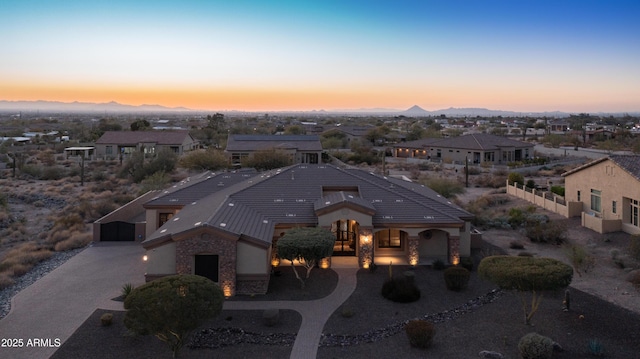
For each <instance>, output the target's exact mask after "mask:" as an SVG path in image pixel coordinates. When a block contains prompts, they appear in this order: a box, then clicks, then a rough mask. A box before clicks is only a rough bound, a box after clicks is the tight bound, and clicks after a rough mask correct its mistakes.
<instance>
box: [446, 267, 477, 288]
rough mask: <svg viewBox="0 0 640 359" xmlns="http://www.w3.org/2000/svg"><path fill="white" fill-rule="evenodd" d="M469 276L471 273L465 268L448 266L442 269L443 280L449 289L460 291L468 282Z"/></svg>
mask: <svg viewBox="0 0 640 359" xmlns="http://www.w3.org/2000/svg"><path fill="white" fill-rule="evenodd" d="M470 277H471V273H469V271H468V270H467V269H466V268H462V267H449V268H447V269H445V270H444V281H445V283H446V284H447V289H449V290H454V291H461V290H463V289H465V288H466V287H467V284H469V278H470Z"/></svg>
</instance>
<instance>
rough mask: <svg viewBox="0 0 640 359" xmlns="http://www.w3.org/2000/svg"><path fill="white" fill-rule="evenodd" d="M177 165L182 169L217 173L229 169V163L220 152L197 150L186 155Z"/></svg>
mask: <svg viewBox="0 0 640 359" xmlns="http://www.w3.org/2000/svg"><path fill="white" fill-rule="evenodd" d="M178 165H179V166H180V167H182V168H186V169H190V170H197V171H207V170H208V171H217V170H219V169H223V168H227V167H229V161H228V160H227V159H226V158H225V157H224V154H223V153H222V151H220V150H216V149H209V150H197V151H191V152H189V153H186V154H185V155H184V156H182V158H180V161H179V162H178Z"/></svg>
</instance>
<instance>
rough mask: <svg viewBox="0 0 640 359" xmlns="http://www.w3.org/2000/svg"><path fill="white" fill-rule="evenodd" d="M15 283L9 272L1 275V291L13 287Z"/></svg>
mask: <svg viewBox="0 0 640 359" xmlns="http://www.w3.org/2000/svg"><path fill="white" fill-rule="evenodd" d="M13 283H14V281H13V278H11V274H10V273H8V272H1V273H0V290H2V289H5V288H8V287H11V286H12V285H13Z"/></svg>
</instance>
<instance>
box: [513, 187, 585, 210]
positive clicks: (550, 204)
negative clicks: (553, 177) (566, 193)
mask: <svg viewBox="0 0 640 359" xmlns="http://www.w3.org/2000/svg"><path fill="white" fill-rule="evenodd" d="M507 193H508V194H510V195H512V196H514V197H518V198H521V199H524V200H525V201H527V202H529V203H533V204H535V205H536V206H539V207H542V208H544V209H546V210H548V211H551V212H555V213H558V214H560V215H562V216H564V217H567V218H569V217H578V216H580V214H581V212H582V202H570V203H568V204H567V201H566V200H565V199H564V197H562V196H558V195H556V194H555V193H552V192H549V191H540V190H536V189H535V188H528V187H525V186H523V185H519V184H518V183H514V184H509V181H507Z"/></svg>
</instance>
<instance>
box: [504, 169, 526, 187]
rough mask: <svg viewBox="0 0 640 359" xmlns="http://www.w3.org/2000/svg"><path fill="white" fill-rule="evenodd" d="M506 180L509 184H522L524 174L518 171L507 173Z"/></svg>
mask: <svg viewBox="0 0 640 359" xmlns="http://www.w3.org/2000/svg"><path fill="white" fill-rule="evenodd" d="M507 180H508V181H509V184H514V183H517V184H519V185H520V186H522V185H524V176H523V175H522V174H521V173H518V172H511V173H509V176H508V177H507Z"/></svg>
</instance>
